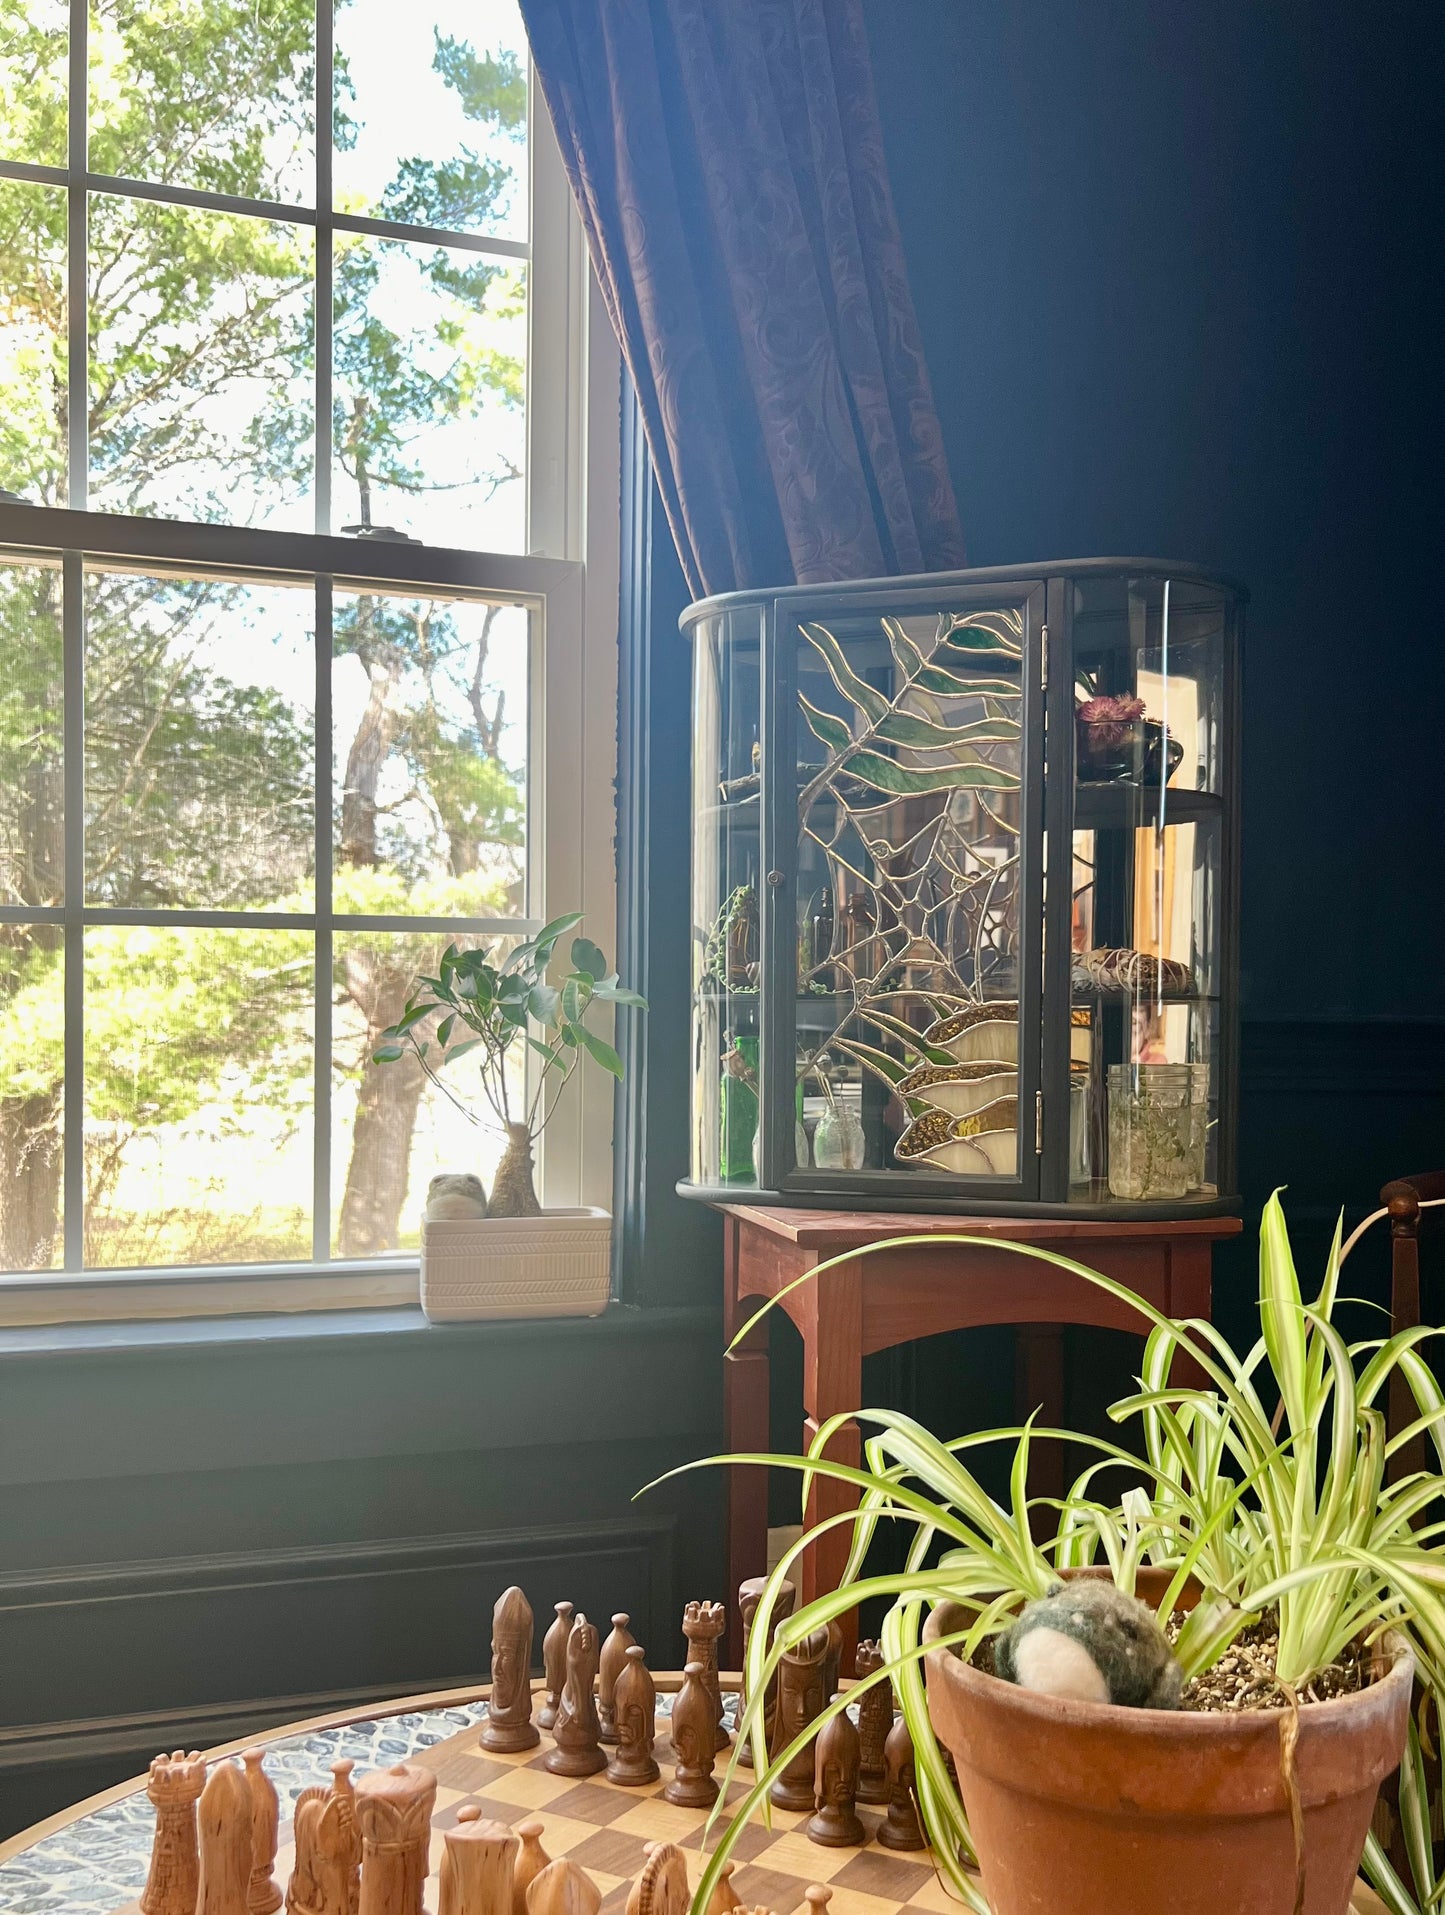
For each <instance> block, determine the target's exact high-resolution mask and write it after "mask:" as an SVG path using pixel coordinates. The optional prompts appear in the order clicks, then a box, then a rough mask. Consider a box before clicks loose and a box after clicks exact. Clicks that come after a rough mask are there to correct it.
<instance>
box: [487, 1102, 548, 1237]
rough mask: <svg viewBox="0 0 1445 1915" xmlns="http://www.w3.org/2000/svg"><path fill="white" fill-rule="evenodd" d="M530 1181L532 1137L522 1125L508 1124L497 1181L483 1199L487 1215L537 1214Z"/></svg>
mask: <svg viewBox="0 0 1445 1915" xmlns="http://www.w3.org/2000/svg"><path fill="white" fill-rule="evenodd" d="M541 1214H542V1206H541V1204H539V1203H538V1202H537V1187H536V1185H535V1184H534V1183H533V1182H532V1139H531V1135H530V1133H529V1132H528V1130H527V1126H526V1125H525V1124H508V1126H507V1148H506V1149H505V1150H504V1151H503V1152H502V1161H501V1162H500V1163H499V1164H498V1165H497V1180H496V1182H495V1183H494V1184H493V1185H492V1194H491V1196H490V1197H489V1198H488V1200H487V1215H488V1216H489V1217H540V1216H541Z"/></svg>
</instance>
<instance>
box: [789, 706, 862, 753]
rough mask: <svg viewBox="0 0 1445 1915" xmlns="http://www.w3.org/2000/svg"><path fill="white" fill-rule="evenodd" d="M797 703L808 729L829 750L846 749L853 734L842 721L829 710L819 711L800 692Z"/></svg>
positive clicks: (850, 742)
mask: <svg viewBox="0 0 1445 1915" xmlns="http://www.w3.org/2000/svg"><path fill="white" fill-rule="evenodd" d="M798 703H799V704H800V705H801V706H802V708H803V712H804V714H805V716H806V717H807V720H808V729H809V731H811V732H812V734H813V736H814V737H815V738H820V739H821V740H822V742H823V743H824V744H825V745H826V746H827V747H828V749H829V751H846V750H847V749H848V747H849V745H851V744H852V742H853V734H852V732H850V731H849V729H848V727H847V725H846V724H845V723H844V721H843V720H842V719H841V718H839V717H837V716H836V715H835V714H834V713H833V712H830V711H819V710H818V707H817V706H816V705H813V704H810V703H809V702H808V700H807V699H806V698H804V696H803V694H802V693H801V692H799V693H798Z"/></svg>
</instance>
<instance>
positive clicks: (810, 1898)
mask: <svg viewBox="0 0 1445 1915" xmlns="http://www.w3.org/2000/svg"><path fill="white" fill-rule="evenodd" d="M832 1899H833V1891H832V1889H831V1888H824V1887H823V1885H822V1883H821V1882H813V1883H810V1884H809V1886H808V1887H807V1888H805V1889H804V1890H803V1900H804V1901H805V1902H806V1903H807V1904H808V1915H824V1910H825V1909H826V1908H827V1906H828V1904H829V1902H831V1901H832ZM798 1915H803V1911H802V1910H801V1909H799V1911H798Z"/></svg>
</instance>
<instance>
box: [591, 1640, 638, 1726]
mask: <svg viewBox="0 0 1445 1915" xmlns="http://www.w3.org/2000/svg"><path fill="white" fill-rule="evenodd" d="M629 1620H630V1618H629V1617H628V1616H627V1615H626V1614H625V1613H624V1614H620V1615H616V1616H614V1617H613V1618H612V1634H611V1635H610V1636H609V1637H608V1638H607V1640H606V1642H604V1643H603V1645H602V1657H601V1660H600V1661H599V1662H598V1664H597V1723H598V1729H597V1733H598V1736H599V1738H600V1739H601V1740H602V1741H603V1742H607V1743H615V1742H616V1741H617V1720H616V1717H615V1715H614V1713H613V1691H614V1690H615V1689H616V1687H617V1678H618V1677H619V1676H620V1675H621V1674H622V1670H623V1666H624V1665H625V1663H626V1661H627V1652H628V1650H629V1649H630V1648H631V1647H632V1646H633V1644H634V1643H635V1642H636V1640H637V1638H636V1637H635V1636H634V1635H633V1634H632V1632H631V1630H630V1629H629V1628H628V1627H627V1624H628V1622H629Z"/></svg>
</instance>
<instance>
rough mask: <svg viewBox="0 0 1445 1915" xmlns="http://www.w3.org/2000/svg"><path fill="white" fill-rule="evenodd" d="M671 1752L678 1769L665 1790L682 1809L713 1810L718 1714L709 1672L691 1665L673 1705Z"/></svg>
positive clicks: (715, 1797) (715, 1785) (685, 1673)
mask: <svg viewBox="0 0 1445 1915" xmlns="http://www.w3.org/2000/svg"><path fill="white" fill-rule="evenodd" d="M672 1749H673V1754H674V1755H675V1756H676V1757H677V1767H676V1768H675V1769H674V1771H673V1776H672V1780H671V1781H670V1782H669V1783H668V1785H667V1787H666V1788H665V1789H664V1790H663V1791H662V1794H663V1799H664V1800H665V1801H668V1802H671V1803H673V1804H675V1806H676V1807H678V1808H680V1809H710V1808H711V1807H712V1805H713V1803H714V1802H716V1801H717V1783H716V1782H714V1781H713V1777H712V1770H713V1764H714V1762H716V1760H717V1713H716V1709H715V1706H714V1703H713V1697H712V1690H711V1689H710V1688H709V1687H708V1682H707V1671H706V1670H705V1669H704V1668H703V1666H702V1664H701V1663H700V1662H690V1663H689V1664H688V1665H687V1668H686V1669H685V1670H684V1671H683V1683H682V1688H681V1689H680V1690H679V1692H678V1695H677V1699H676V1701H675V1702H674V1703H673V1705H672Z"/></svg>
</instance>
